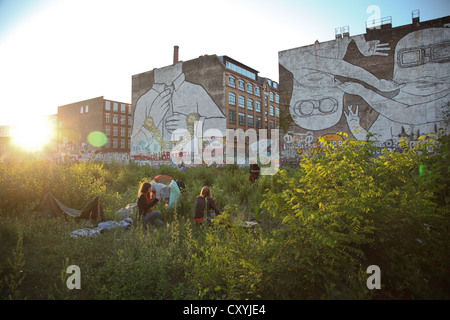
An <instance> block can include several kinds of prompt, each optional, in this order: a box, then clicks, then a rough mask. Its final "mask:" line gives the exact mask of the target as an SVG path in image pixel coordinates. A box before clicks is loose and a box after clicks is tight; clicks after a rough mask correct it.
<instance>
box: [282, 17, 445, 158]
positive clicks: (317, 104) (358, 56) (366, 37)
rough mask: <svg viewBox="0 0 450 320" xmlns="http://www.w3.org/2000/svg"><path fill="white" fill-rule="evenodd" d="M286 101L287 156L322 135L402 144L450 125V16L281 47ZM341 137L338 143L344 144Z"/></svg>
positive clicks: (392, 144) (284, 101)
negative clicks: (448, 112) (448, 120)
mask: <svg viewBox="0 0 450 320" xmlns="http://www.w3.org/2000/svg"><path fill="white" fill-rule="evenodd" d="M279 68H280V91H281V100H280V105H281V106H283V105H284V106H285V107H286V111H288V112H289V114H290V117H289V121H290V123H289V129H288V130H287V133H286V135H285V136H284V137H281V140H282V141H281V142H282V143H283V145H284V147H285V150H284V151H283V153H282V156H286V157H295V156H298V155H299V154H301V153H303V152H304V151H305V150H309V149H311V148H314V147H316V146H317V145H316V143H317V140H318V138H319V137H322V136H327V137H328V138H329V139H331V140H337V141H338V140H340V139H341V138H340V137H339V136H337V135H335V134H336V133H338V132H345V133H347V134H348V135H349V137H351V138H355V139H358V140H364V139H366V136H367V134H368V133H369V132H370V133H372V134H374V137H373V138H372V139H374V140H376V141H377V143H378V144H379V145H380V146H381V147H395V146H396V144H397V142H398V141H399V140H400V138H401V137H405V136H406V137H408V138H409V139H410V140H411V141H414V140H417V138H418V137H419V136H421V135H425V134H427V133H430V132H433V131H437V130H438V129H439V128H442V127H446V124H445V123H444V120H445V116H444V114H443V112H442V111H443V108H442V107H443V106H445V105H448V103H449V94H450V77H449V75H450V17H445V18H442V19H436V20H431V21H427V22H421V23H419V22H417V23H414V24H411V25H407V26H402V27H396V28H392V27H390V26H387V27H386V26H383V27H382V28H381V27H380V28H379V29H368V30H367V33H366V34H363V35H357V36H351V37H350V36H349V35H343V36H337V37H336V39H335V40H331V41H327V42H324V43H319V42H316V43H315V44H312V45H309V46H304V47H300V48H295V49H291V50H286V51H281V52H279ZM337 143H339V142H337Z"/></svg>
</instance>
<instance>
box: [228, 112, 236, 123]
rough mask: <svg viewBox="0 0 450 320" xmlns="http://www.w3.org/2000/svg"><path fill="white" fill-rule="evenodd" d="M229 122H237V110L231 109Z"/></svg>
mask: <svg viewBox="0 0 450 320" xmlns="http://www.w3.org/2000/svg"><path fill="white" fill-rule="evenodd" d="M228 122H229V123H236V111H234V110H230V111H229V112H228Z"/></svg>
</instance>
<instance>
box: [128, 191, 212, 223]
mask: <svg viewBox="0 0 450 320" xmlns="http://www.w3.org/2000/svg"><path fill="white" fill-rule="evenodd" d="M160 200H161V197H158V196H156V190H155V189H154V187H153V185H152V184H151V183H149V182H143V183H142V184H141V185H140V187H139V194H138V201H137V205H138V210H139V211H138V217H139V219H140V220H142V223H143V225H144V227H148V226H150V225H156V226H161V225H163V224H164V223H163V222H162V221H161V220H160V219H159V218H160V217H161V211H160V210H155V211H152V208H153V207H154V206H155V205H156V204H157V203H158V202H159V201H160ZM219 214H220V211H219V209H218V208H217V206H216V203H215V202H214V199H213V198H212V195H211V189H210V188H209V187H208V186H204V187H203V188H202V190H201V192H200V195H198V196H197V197H196V199H195V213H194V221H196V222H199V223H201V222H203V221H204V219H206V221H207V222H211V220H212V219H214V218H215V217H216V216H217V215H219Z"/></svg>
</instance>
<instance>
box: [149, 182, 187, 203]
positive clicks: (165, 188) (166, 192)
mask: <svg viewBox="0 0 450 320" xmlns="http://www.w3.org/2000/svg"><path fill="white" fill-rule="evenodd" d="M150 183H151V184H152V186H153V188H154V189H155V190H156V196H157V197H161V198H162V199H163V200H164V201H165V203H167V204H168V205H169V207H172V206H175V204H176V203H177V201H178V199H179V198H180V193H181V191H180V188H179V187H178V184H177V182H176V181H175V180H173V178H172V177H171V176H167V175H158V176H155V177H154V178H153V179H152V181H151V182H150Z"/></svg>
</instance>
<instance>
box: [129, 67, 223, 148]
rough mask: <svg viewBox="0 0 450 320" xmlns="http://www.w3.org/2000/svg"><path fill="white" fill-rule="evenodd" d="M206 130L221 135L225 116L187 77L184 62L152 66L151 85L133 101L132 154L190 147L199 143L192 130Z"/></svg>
mask: <svg viewBox="0 0 450 320" xmlns="http://www.w3.org/2000/svg"><path fill="white" fill-rule="evenodd" d="M199 125H201V129H199V128H196V127H195V126H199ZM208 130H210V131H211V130H214V134H213V135H216V136H217V135H218V133H217V132H218V131H217V130H219V134H220V132H221V133H222V136H224V135H225V130H226V117H225V115H224V114H223V112H222V111H221V110H220V108H219V107H218V106H217V105H216V103H215V102H214V101H213V99H212V98H211V97H210V96H209V94H208V92H207V91H206V90H205V89H204V88H203V87H202V86H200V85H198V84H195V83H192V82H189V81H186V78H185V74H184V73H183V63H178V64H176V65H174V66H170V67H166V68H162V69H155V70H154V84H153V86H152V87H151V89H150V90H149V91H147V92H146V93H145V94H143V95H142V96H141V97H140V98H139V99H138V100H137V102H136V108H135V113H134V125H133V132H132V138H131V154H132V155H151V154H160V153H165V152H170V151H173V150H174V148H176V147H178V148H180V146H181V148H180V151H182V150H184V149H183V148H188V149H190V147H191V145H195V144H198V143H201V137H195V135H194V133H199V135H200V136H203V135H207V134H208ZM177 133H180V134H177Z"/></svg>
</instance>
